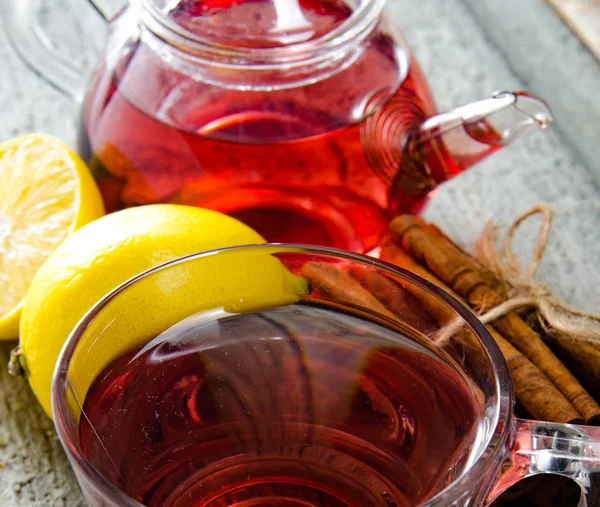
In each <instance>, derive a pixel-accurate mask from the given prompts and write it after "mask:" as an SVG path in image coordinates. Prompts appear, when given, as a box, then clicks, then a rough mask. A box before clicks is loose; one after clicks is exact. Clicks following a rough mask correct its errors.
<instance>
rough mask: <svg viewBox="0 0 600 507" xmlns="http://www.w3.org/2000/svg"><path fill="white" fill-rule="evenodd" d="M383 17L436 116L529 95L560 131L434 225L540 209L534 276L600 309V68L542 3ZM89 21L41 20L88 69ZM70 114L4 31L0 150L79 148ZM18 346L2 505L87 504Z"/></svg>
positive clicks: (526, 235)
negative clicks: (0, 143)
mask: <svg viewBox="0 0 600 507" xmlns="http://www.w3.org/2000/svg"><path fill="white" fill-rule="evenodd" d="M8 3H9V2H8V0H2V2H0V6H2V7H5V8H6V7H7V6H8ZM524 4H525V5H524ZM389 11H390V14H391V16H392V17H393V18H394V19H395V20H396V22H397V23H398V24H399V26H400V27H401V28H402V30H403V31H404V34H405V36H406V38H407V39H408V41H409V42H410V43H411V45H412V46H413V48H414V50H415V53H416V54H417V57H418V59H419V60H420V62H421V64H422V66H423V68H424V70H425V72H426V74H427V75H428V77H429V80H430V84H431V87H432V89H433V91H434V95H435V98H436V101H437V104H438V107H439V109H440V110H442V109H447V108H450V107H452V106H457V105H461V104H464V103H466V102H469V101H472V100H477V99H479V98H483V97H486V96H488V95H489V94H490V93H491V92H493V91H495V90H499V89H520V88H527V89H529V90H530V91H532V92H534V93H539V94H540V95H542V96H544V97H545V98H546V99H547V100H548V102H549V103H550V105H551V106H552V107H553V109H554V111H555V116H556V120H557V121H556V123H555V125H554V126H553V128H551V129H550V130H549V131H548V132H546V133H541V132H540V133H536V134H533V135H531V136H529V137H528V138H526V139H523V140H520V141H518V142H517V143H516V144H514V145H513V146H511V147H509V148H507V149H505V150H503V151H502V152H500V153H498V154H497V155H495V156H494V157H493V158H490V159H489V160H487V161H485V162H484V163H482V164H480V165H479V166H478V167H477V168H475V169H473V170H471V171H469V172H468V173H465V174H464V175H462V176H461V177H460V178H457V179H455V180H453V181H451V182H449V183H447V184H446V185H444V187H443V188H442V189H440V191H439V192H438V193H437V194H436V196H435V198H434V199H433V200H432V202H431V204H430V205H429V207H428V208H427V210H426V211H425V215H426V217H427V218H428V219H431V220H434V221H435V222H437V223H438V224H439V225H440V226H441V227H443V228H444V229H445V230H447V231H448V233H449V234H450V235H452V236H453V237H454V238H455V239H456V240H457V241H458V242H460V243H463V244H465V245H471V244H472V243H473V241H474V240H475V238H476V235H477V233H478V231H479V230H480V229H481V227H482V225H483V224H484V223H485V222H486V221H487V220H490V219H494V220H496V221H498V222H499V223H501V224H506V223H508V222H509V221H510V220H512V219H513V218H514V217H515V216H516V215H517V214H519V213H521V212H522V211H524V210H526V209H528V208H529V207H531V206H532V205H533V204H535V203H538V202H540V201H544V202H549V203H551V204H552V205H553V207H554V208H555V209H556V211H557V218H556V220H555V226H554V229H553V232H552V236H551V241H550V246H549V249H548V252H547V254H546V257H545V259H544V261H543V263H542V266H541V268H540V272H539V274H540V278H541V279H542V280H543V281H545V282H546V283H547V284H548V285H550V286H551V287H552V288H553V289H554V290H555V291H556V292H557V293H558V294H559V295H560V296H562V297H563V298H564V299H565V300H567V301H568V302H570V303H572V304H573V305H576V306H578V307H580V308H582V309H587V310H590V311H598V309H600V268H599V267H598V259H600V226H599V224H600V190H599V187H598V185H599V183H600V94H599V93H598V90H600V66H599V65H598V62H597V61H596V60H595V59H594V57H593V56H592V54H591V53H590V52H589V51H587V50H586V49H585V47H584V46H583V45H582V44H581V43H580V42H579V40H578V39H577V38H576V37H575V36H574V35H573V33H572V32H571V31H570V30H569V28H568V27H567V26H566V25H565V24H564V23H563V22H562V21H561V19H560V18H559V17H558V16H557V15H556V13H555V12H554V11H553V10H552V9H551V7H550V6H549V5H548V4H546V3H545V2H544V1H543V0H528V1H527V2H521V1H520V0H503V2H481V1H480V0H444V1H443V2H442V1H440V0H406V1H404V0H390V4H389ZM1 15H2V13H1V11H0V16H1ZM75 15H79V16H81V15H85V16H86V18H85V21H81V20H79V21H77V20H76V16H75ZM90 15H91V12H90V10H89V8H86V7H85V6H84V2H83V0H70V1H67V0H56V1H55V0H53V2H52V9H51V11H50V12H46V13H45V17H44V23H45V26H46V27H47V28H49V29H50V31H51V32H52V30H54V31H55V32H56V33H60V34H62V35H63V36H66V37H67V38H71V39H72V40H77V41H79V42H78V43H77V44H69V45H68V47H67V48H66V51H67V52H68V51H71V52H72V54H73V58H74V59H76V60H78V61H81V62H85V61H86V60H91V59H93V54H90V53H89V52H88V53H86V52H85V51H83V50H82V49H81V43H82V41H83V42H85V40H87V39H88V38H89V39H93V38H97V37H91V36H90V37H88V36H89V35H90V34H92V31H93V35H94V36H97V35H98V32H97V31H98V30H101V26H100V25H99V22H98V21H97V20H91V19H90V18H89V16H90ZM66 27H72V28H66ZM76 116H77V105H76V104H73V103H72V102H70V101H69V99H67V98H65V97H64V96H62V95H61V94H60V93H59V92H57V91H55V90H53V89H52V88H50V87H49V86H47V85H46V84H44V83H42V82H41V81H40V80H39V79H38V78H37V77H36V76H35V75H34V74H33V73H32V72H31V71H30V70H28V69H27V68H26V67H25V66H24V65H23V64H22V63H21V62H20V61H19V59H18V58H17V56H16V55H15V53H14V52H13V50H12V48H11V47H10V45H9V43H8V40H7V38H6V35H5V33H4V31H3V30H0V140H4V139H8V138H10V137H14V136H17V135H21V134H25V133H29V132H35V131H41V132H48V133H51V134H54V135H57V136H59V137H61V138H63V139H64V140H65V141H67V142H68V143H70V144H72V145H73V144H74V139H75V120H76ZM534 225H535V224H529V225H528V226H525V227H524V231H523V233H522V234H520V235H519V236H518V238H517V244H516V246H517V250H518V252H520V253H521V254H522V255H523V256H526V254H527V253H528V252H530V251H531V243H532V234H533V233H534ZM0 297H1V296H0ZM12 346H14V344H13V343H6V344H3V345H2V346H0V468H1V469H0V505H1V506H44V505H47V506H69V507H72V506H73V507H74V506H78V505H84V502H83V500H82V497H81V494H80V492H79V489H78V487H77V484H76V482H75V479H74V478H73V475H72V472H71V470H70V468H69V466H68V463H67V461H66V458H65V456H64V454H63V452H62V449H61V447H60V444H59V442H58V440H57V438H56V436H55V433H54V429H53V426H52V422H51V421H50V420H49V419H48V418H47V417H46V416H45V415H44V413H43V412H42V410H41V409H40V408H39V406H38V404H37V402H36V400H35V398H34V397H33V395H32V394H31V393H30V391H29V389H28V386H27V384H26V383H25V382H23V381H21V380H19V379H14V378H11V377H9V376H8V374H7V371H6V363H7V360H8V353H9V350H10V349H11V347H12Z"/></svg>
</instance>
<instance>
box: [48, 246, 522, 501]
mask: <svg viewBox="0 0 600 507" xmlns="http://www.w3.org/2000/svg"><path fill="white" fill-rule="evenodd" d="M257 249H261V250H273V249H280V251H286V252H290V253H301V254H321V255H327V256H330V257H334V258H337V259H341V260H349V261H352V262H357V263H360V264H363V265H367V266H369V267H377V268H378V269H380V270H382V271H383V272H387V273H389V274H391V275H393V276H396V277H400V278H404V279H406V280H408V281H410V282H411V283H413V284H415V285H416V286H418V287H419V288H421V289H424V290H425V291H426V292H429V293H430V294H432V295H434V296H435V297H437V298H438V299H440V300H441V301H442V302H444V303H445V304H447V305H448V306H449V307H450V308H451V309H452V310H453V311H454V312H456V313H457V314H458V315H459V316H460V317H461V318H462V319H463V320H464V321H465V322H466V324H467V325H468V326H469V327H470V328H471V330H472V331H473V332H474V334H475V335H476V336H477V339H478V340H479V341H480V342H481V343H482V344H483V346H484V348H485V351H486V354H487V356H488V359H489V361H490V363H491V364H492V366H493V367H494V371H493V377H494V384H495V391H496V402H495V407H494V409H495V410H494V414H493V417H492V418H491V420H492V421H493V423H492V424H491V425H490V426H491V427H490V428H489V430H488V438H487V441H485V442H483V443H482V444H481V447H482V450H481V452H480V453H479V455H478V456H477V458H476V459H475V460H474V461H473V463H472V464H471V466H470V467H469V468H467V469H466V470H464V471H463V472H462V473H461V475H460V476H459V477H458V478H457V479H455V480H454V481H452V483H451V484H449V485H448V486H447V487H446V488H444V489H443V490H441V491H440V492H438V493H437V494H436V495H435V496H433V497H431V498H430V499H428V500H427V501H426V502H424V503H421V504H419V506H418V507H438V506H440V507H441V506H445V505H448V503H447V502H448V501H450V500H451V499H454V498H460V494H461V493H464V492H465V491H466V490H471V486H472V484H473V483H477V482H480V481H481V480H482V479H483V478H485V477H486V476H487V474H486V472H488V471H489V470H490V469H494V467H495V466H497V464H499V459H500V457H501V455H502V453H503V449H504V445H503V444H504V443H505V442H506V441H507V439H508V437H509V434H510V427H511V425H510V421H511V420H512V419H513V400H514V394H513V385H512V378H511V375H510V372H509V368H508V365H507V363H506V360H505V358H504V356H503V354H502V352H501V351H500V348H499V347H498V345H497V344H496V342H495V340H494V338H493V337H492V336H491V334H490V333H489V331H488V330H487V328H486V326H485V325H484V324H483V323H482V322H481V321H479V319H478V318H477V317H476V315H475V314H474V313H473V312H472V311H471V310H470V309H468V308H467V307H466V306H465V305H464V304H463V303H462V302H460V301H459V300H457V299H456V298H455V297H454V296H452V295H451V294H449V293H448V292H446V291H445V290H443V289H442V288H440V287H439V286H437V285H436V284H434V283H433V282H431V281H429V280H427V279H425V278H423V277H422V276H420V275H418V274H417V273H413V272H412V271H409V270H407V269H405V268H402V267H400V266H396V265H394V264H391V263H389V262H386V261H383V260H380V259H375V258H372V257H368V256H366V255H362V254H357V253H352V252H347V251H344V250H339V249H336V248H329V247H319V246H311V245H300V244H292V243H264V244H252V245H238V246H230V247H224V248H217V249H213V250H208V251H205V252H197V253H193V254H189V255H185V256H182V257H178V258H176V259H173V260H170V261H167V262H164V263H162V264H159V265H157V266H154V267H152V268H149V269H147V270H145V271H143V272H141V273H139V274H137V275H135V276H133V277H132V278H130V279H128V280H126V281H125V282H123V283H121V284H120V285H118V286H117V287H115V288H114V289H112V290H111V291H110V292H108V293H107V294H106V295H105V296H103V297H102V298H101V299H100V300H98V301H97V302H96V303H95V304H94V306H92V308H90V309H89V310H88V311H87V312H86V314H85V315H84V316H83V317H82V318H81V319H80V320H79V322H78V323H77V325H76V326H75V327H74V329H73V330H72V331H71V333H70V334H69V336H68V337H67V339H66V340H65V343H64V344H63V347H62V349H61V351H60V354H59V355H58V358H57V361H56V365H55V368H54V371H53V375H52V382H51V407H52V416H53V421H54V426H55V428H56V431H57V434H58V438H59V440H60V442H61V444H62V446H63V448H64V449H65V452H66V453H67V454H68V456H69V458H70V459H69V460H70V462H71V464H72V465H73V464H75V465H76V467H77V469H76V472H83V473H85V474H86V475H87V477H88V478H89V479H90V480H91V481H93V482H94V485H95V487H96V489H101V490H102V492H103V493H104V494H106V495H110V498H111V499H114V500H115V501H118V502H119V505H123V506H126V507H144V505H143V504H141V503H139V502H137V501H136V500H134V499H133V498H131V497H130V496H128V495H127V494H125V493H124V492H123V491H121V490H120V489H119V488H117V487H116V486H115V485H113V484H112V483H111V482H109V481H108V479H106V478H105V477H104V476H103V475H102V474H101V473H100V472H99V471H98V470H97V469H96V468H95V467H94V466H93V465H92V464H91V463H90V461H89V460H88V459H87V458H86V457H85V456H84V454H83V453H82V452H81V450H80V449H79V446H78V444H76V443H75V442H74V441H73V439H72V438H71V437H70V436H69V434H68V431H67V429H66V427H67V424H66V421H67V418H68V409H67V401H66V396H65V393H66V387H67V385H68V382H69V381H68V367H69V363H70V360H71V357H72V355H73V353H74V351H75V349H76V347H77V344H78V342H79V339H80V338H81V336H82V334H83V333H84V331H85V330H86V329H87V327H88V325H89V324H90V323H91V322H92V321H93V320H94V318H95V317H96V316H97V315H98V313H99V312H100V311H101V310H102V309H103V308H104V307H105V306H106V305H107V304H108V303H109V302H110V301H112V300H113V299H114V298H115V297H117V296H118V295H119V294H120V293H121V292H123V291H125V290H126V289H127V288H128V287H130V286H131V285H134V284H135V283H136V282H138V281H139V280H141V279H144V278H146V277H148V276H151V275H153V274H154V273H157V272H160V271H163V270H167V269H169V268H171V267H173V266H176V265H179V264H184V263H186V262H189V261H193V260H197V259H201V258H205V257H210V256H214V255H219V254H222V253H225V252H231V251H243V250H257Z"/></svg>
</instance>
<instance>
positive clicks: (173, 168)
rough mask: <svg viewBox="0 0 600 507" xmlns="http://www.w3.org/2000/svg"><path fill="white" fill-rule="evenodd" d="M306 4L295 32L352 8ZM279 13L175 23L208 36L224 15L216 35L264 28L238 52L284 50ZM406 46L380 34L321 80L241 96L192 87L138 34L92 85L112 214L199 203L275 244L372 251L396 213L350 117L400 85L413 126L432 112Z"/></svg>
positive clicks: (97, 163)
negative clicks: (403, 64) (405, 61)
mask: <svg viewBox="0 0 600 507" xmlns="http://www.w3.org/2000/svg"><path fill="white" fill-rule="evenodd" d="M300 8H301V10H302V15H303V16H304V19H305V20H307V22H308V24H309V28H310V29H307V31H306V33H304V32H302V31H300V33H296V35H295V37H297V38H299V39H298V40H311V39H314V38H316V37H318V36H319V35H322V34H323V33H327V32H328V31H330V30H332V29H334V28H335V27H336V26H339V24H340V23H342V22H343V21H344V20H346V19H347V18H348V17H349V16H350V15H351V13H352V11H351V9H350V8H349V7H348V6H347V5H346V4H344V3H343V2H340V1H339V0H310V1H308V0H306V1H302V2H300ZM273 12H274V11H273V4H272V3H271V2H269V1H267V0H257V1H247V2H196V1H189V2H180V4H179V6H178V7H177V8H176V9H175V10H173V11H172V12H171V17H172V18H173V19H175V20H176V21H177V23H179V24H180V25H182V26H184V27H186V28H188V29H189V30H192V31H193V30H196V31H198V33H202V34H203V35H205V36H206V34H207V33H208V34H210V26H211V25H210V24H209V25H206V24H201V23H200V21H202V22H205V23H210V22H212V21H213V20H214V23H215V26H217V25H218V26H219V27H220V28H219V30H220V31H219V32H218V35H219V40H222V39H223V37H224V36H223V33H224V30H223V26H227V23H229V24H230V25H231V26H238V25H239V24H240V23H242V24H243V23H244V22H253V23H257V24H258V25H259V28H256V27H253V30H255V31H256V30H259V31H260V30H263V28H264V30H263V31H262V32H261V34H262V35H264V36H261V37H255V38H252V37H249V38H248V39H247V40H243V39H242V40H240V39H239V37H238V38H237V39H235V38H234V37H233V36H232V38H233V39H235V43H236V44H237V45H238V46H240V45H241V46H244V45H246V46H249V47H257V46H259V47H264V46H269V44H271V45H276V44H280V42H277V40H278V39H277V37H275V36H273V37H271V35H269V34H270V33H271V32H270V31H269V27H270V26H272V25H273V23H274V21H273V19H272V18H273ZM236 23H237V24H238V25H236ZM261 23H263V24H264V27H263V28H260V27H261V26H262V25H261ZM207 26H208V28H207ZM265 34H267V35H268V36H267V35H265ZM269 37H271V38H269ZM225 42H227V41H225ZM395 53H400V54H403V49H401V48H399V47H398V46H397V45H396V44H395V42H394V41H393V39H392V37H391V36H390V35H388V34H387V33H386V32H385V31H384V30H383V29H376V30H375V32H374V34H373V35H372V36H371V38H370V42H369V43H368V45H366V49H365V50H364V51H363V53H361V55H360V56H359V57H358V58H357V59H356V60H355V61H353V62H352V63H351V64H350V65H349V66H348V67H347V68H345V70H343V71H342V72H336V73H334V74H333V75H331V76H329V77H326V78H323V79H321V80H320V81H319V82H318V83H316V84H313V85H309V84H306V85H301V86H294V87H290V88H288V89H285V90H278V91H269V90H263V91H261V90H252V91H246V92H240V91H239V90H232V89H226V88H223V87H220V86H216V85H211V84H210V83H194V84H193V85H188V84H187V82H186V85H185V86H182V85H181V83H182V82H183V79H184V78H183V77H182V75H180V74H178V72H177V71H176V70H173V69H172V68H169V67H167V68H161V65H163V62H162V61H160V60H159V59H158V58H157V57H156V55H155V54H154V53H152V52H151V51H149V50H148V48H147V47H146V46H144V45H143V44H138V43H137V42H134V43H132V45H131V47H129V49H128V50H127V51H123V54H122V55H121V56H120V57H119V58H118V59H117V60H118V61H117V63H115V64H114V65H113V66H112V67H111V68H108V66H107V65H106V64H105V65H104V66H103V67H101V68H100V69H99V70H98V71H97V73H96V74H95V75H94V77H93V79H92V82H91V86H90V91H89V93H88V96H87V98H86V103H85V108H84V110H85V114H84V119H85V122H84V123H85V125H86V129H85V132H82V135H81V150H82V152H84V153H89V154H93V156H91V159H92V161H91V166H92V168H93V171H94V173H95V177H96V179H97V181H98V183H99V185H100V188H101V191H102V194H103V197H104V200H105V202H106V205H107V209H108V211H114V210H116V209H119V208H123V207H128V206H134V205H139V204H148V203H156V202H168V203H181V204H189V205H195V206H201V207H206V208H212V209H215V210H218V211H221V212H224V213H227V214H230V215H232V216H234V217H236V218H238V219H240V220H242V221H243V222H245V223H247V224H248V225H250V226H251V227H253V228H255V229H256V230H257V231H258V232H260V233H261V234H262V235H263V236H264V237H265V238H266V239H267V240H269V241H277V242H295V243H305V244H318V245H325V246H335V247H339V248H345V249H348V250H354V251H361V252H362V251H369V250H371V249H372V248H374V247H376V246H377V244H378V242H379V240H380V239H381V237H382V234H383V232H384V231H385V229H386V227H387V223H388V222H389V219H390V213H389V211H388V204H389V196H388V186H387V184H386V183H384V182H383V181H382V180H381V179H379V177H378V176H377V175H376V174H375V173H374V172H373V171H372V169H371V168H370V167H369V165H368V163H367V160H366V158H365V154H364V151H363V145H362V143H361V133H360V131H361V123H360V121H361V117H362V116H363V115H362V114H361V113H357V114H358V119H356V118H354V117H353V112H352V111H353V109H356V107H357V104H361V103H362V102H361V101H362V99H363V98H365V100H368V98H369V96H370V94H372V93H374V92H377V91H378V88H377V87H378V86H379V87H381V89H382V90H386V89H389V88H387V87H389V86H393V87H394V88H392V89H391V90H390V91H389V92H388V94H390V95H393V97H394V99H396V103H397V102H398V101H405V102H406V101H407V102H408V103H409V104H411V105H412V106H410V105H409V106H406V111H407V114H411V115H414V116H415V121H417V120H418V119H420V118H422V117H423V116H424V115H430V114H433V106H432V103H431V99H430V97H429V93H428V90H427V86H426V83H425V81H424V79H423V77H422V75H421V72H420V70H419V68H418V67H417V66H416V64H415V62H414V61H411V62H410V65H409V69H408V71H407V70H406V68H400V66H399V64H398V62H399V61H400V60H402V58H400V59H398V58H396V57H394V54H395ZM232 72H235V71H232ZM365 76H367V77H368V78H367V77H365ZM186 79H187V78H186ZM249 79H250V78H249ZM188 81H189V80H188ZM398 83H400V85H398ZM180 85H181V89H179V88H178V86H180ZM398 86H399V87H398ZM165 89H168V91H164V90H165ZM394 89H395V93H394ZM159 91H160V93H159ZM155 97H161V99H160V100H156V101H155ZM165 97H166V98H165ZM142 103H143V104H144V105H143V106H139V104H142ZM363 105H364V104H363ZM384 107H387V106H384ZM390 107H392V106H390Z"/></svg>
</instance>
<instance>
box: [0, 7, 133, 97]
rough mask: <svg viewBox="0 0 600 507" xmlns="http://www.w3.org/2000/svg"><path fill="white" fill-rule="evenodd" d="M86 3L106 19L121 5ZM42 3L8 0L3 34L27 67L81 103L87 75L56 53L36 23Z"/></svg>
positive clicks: (118, 10) (117, 11)
mask: <svg viewBox="0 0 600 507" xmlns="http://www.w3.org/2000/svg"><path fill="white" fill-rule="evenodd" d="M47 3H48V4H50V2H47ZM88 3H89V4H90V5H91V6H92V7H93V8H94V10H95V11H96V12H97V13H99V14H100V15H101V16H102V18H104V20H105V21H106V22H110V21H111V20H112V19H114V17H115V16H116V15H117V14H118V13H119V12H120V11H121V10H122V9H123V7H124V5H123V2H122V1H121V2H120V3H121V6H120V8H118V9H115V8H114V5H112V8H109V6H107V5H106V4H107V3H108V4H114V3H115V2H114V1H112V2H99V1H98V0H88ZM43 4H44V0H8V1H7V2H6V4H5V5H4V12H3V13H2V16H1V17H2V19H3V20H4V27H5V30H6V33H7V34H8V38H9V40H10V42H11V44H12V46H13V48H14V49H15V51H16V52H17V54H18V55H19V57H20V58H21V60H23V62H24V63H25V64H26V65H27V66H28V67H30V68H31V69H32V70H33V71H34V72H35V73H36V74H38V75H39V76H40V77H41V78H43V79H44V80H45V81H47V82H48V83H49V84H50V85H52V86H53V87H54V88H56V89H57V90H59V91H60V92H62V93H64V94H65V95H67V96H68V97H70V98H71V99H73V100H75V101H77V102H81V100H82V99H83V93H84V89H85V84H86V77H85V75H84V72H82V70H81V69H79V68H77V67H76V66H75V65H73V64H72V63H71V62H69V61H67V60H66V59H65V58H64V57H61V55H59V54H58V52H57V50H56V48H55V47H54V46H53V44H52V42H51V41H50V38H49V37H48V36H47V35H46V33H45V32H44V29H43V28H42V27H41V26H40V24H39V23H38V19H37V16H36V10H37V9H38V8H39V7H41V6H42V5H43ZM101 4H102V5H101ZM48 8H50V7H49V5H48Z"/></svg>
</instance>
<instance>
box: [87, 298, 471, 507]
mask: <svg viewBox="0 0 600 507" xmlns="http://www.w3.org/2000/svg"><path fill="white" fill-rule="evenodd" d="M84 411H85V417H81V426H80V437H81V446H82V449H83V452H84V454H85V455H86V456H87V458H88V459H89V460H90V461H91V462H92V464H93V466H95V467H96V468H97V469H98V470H99V471H100V472H101V473H102V474H103V475H104V476H105V477H106V478H107V479H108V480H109V481H110V482H112V483H113V484H115V485H116V486H118V487H119V488H120V489H122V490H123V491H124V492H126V493H127V494H128V495H130V496H131V497H133V498H134V499H136V500H138V501H140V502H142V503H144V504H145V505H149V506H164V507H183V506H194V507H250V506H252V507H316V506H319V507H366V506H369V507H392V506H396V507H405V506H412V505H417V504H420V503H421V502H422V501H424V500H425V499H426V498H428V497H430V496H432V495H433V494H435V493H436V492H437V491H439V490H441V489H443V487H444V485H445V484H447V483H448V482H449V481H451V480H452V479H453V478H454V477H456V475H457V474H460V473H461V471H462V470H463V469H464V466H465V464H466V461H467V460H468V459H469V458H470V457H471V453H472V449H473V446H474V441H475V439H476V438H477V433H478V423H477V421H478V413H479V412H478V405H477V402H476V401H475V397H474V394H473V391H472V390H471V388H470V385H469V384H468V382H467V381H466V380H465V379H464V378H463V377H462V376H461V375H460V374H459V373H457V371H456V370H454V369H453V368H451V367H450V366H449V365H448V364H447V363H445V362H443V361H442V360H441V358H440V357H438V356H437V355H435V354H434V353H432V352H431V351H430V350H429V349H427V348H426V347H425V346H423V345H421V344H420V343H419V342H418V341H416V340H414V339H412V338H409V337H403V336H402V335H399V334H398V332H397V331H394V332H392V331H390V330H389V329H387V328H385V327H383V326H381V325H380V324H377V323H374V322H371V321H368V320H365V319H364V318H363V317H361V316H359V315H353V314H351V313H348V312H341V311H339V310H337V309H332V308H326V307H323V306H318V305H314V304H307V303H302V304H295V305H290V306H286V307H282V308H278V309H273V310H266V311H262V312H257V313H251V314H245V315H234V316H223V317H222V318H220V319H218V320H211V321H210V322H207V321H204V322H203V321H201V320H194V319H188V320H187V321H186V322H184V323H180V324H179V325H178V328H177V329H173V328H172V329H171V330H169V331H167V332H165V333H163V334H162V335H161V336H159V337H157V338H155V339H154V340H152V341H150V342H149V343H147V344H146V345H145V346H143V347H142V348H141V349H137V350H134V351H132V352H130V353H128V354H126V355H124V356H122V357H120V358H118V359H116V360H115V361H114V362H113V363H111V364H110V365H109V366H108V367H107V368H106V369H105V370H104V371H103V372H102V373H101V374H100V375H99V376H98V378H97V379H96V380H95V382H94V383H93V385H92V387H91V389H90V390H89V392H88V394H87V397H86V399H85V404H84Z"/></svg>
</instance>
